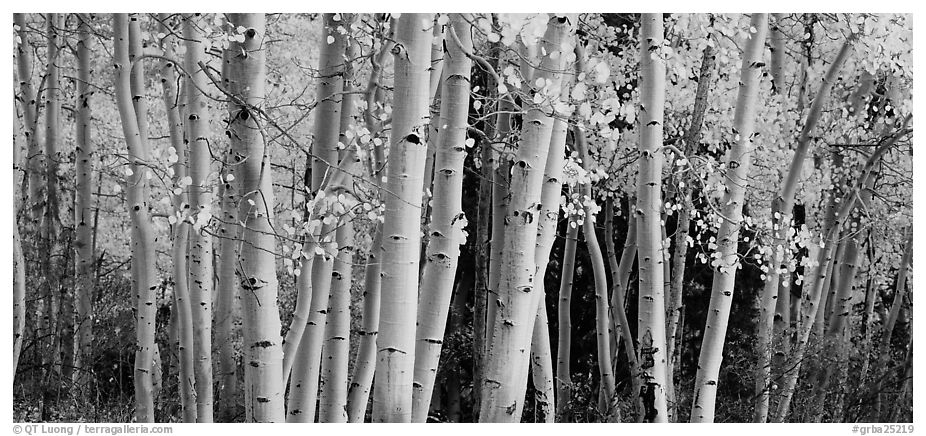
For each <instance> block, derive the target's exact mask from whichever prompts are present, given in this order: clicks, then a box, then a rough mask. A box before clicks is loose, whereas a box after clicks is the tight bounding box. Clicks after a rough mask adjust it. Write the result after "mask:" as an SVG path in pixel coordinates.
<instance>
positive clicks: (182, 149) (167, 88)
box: [158, 14, 197, 422]
mask: <svg viewBox="0 0 926 436" xmlns="http://www.w3.org/2000/svg"><path fill="white" fill-rule="evenodd" d="M158 20H160V21H161V26H160V30H161V31H162V32H163V33H164V34H165V35H166V36H165V37H164V39H163V40H162V41H161V46H162V49H163V50H164V56H165V57H166V58H173V56H174V46H175V45H176V44H177V37H176V36H175V34H173V33H172V30H173V29H171V28H170V27H169V26H168V23H169V22H170V21H169V16H168V14H159V15H158ZM174 68H175V66H174V64H173V63H172V62H170V61H167V60H162V61H161V65H160V74H161V87H162V89H163V94H162V95H163V100H164V108H165V110H166V112H167V124H168V131H169V133H170V144H171V148H173V153H170V152H168V153H169V154H172V155H174V156H175V157H176V160H174V164H173V165H172V166H171V170H172V171H173V177H172V178H171V181H172V182H173V183H174V187H180V185H181V183H180V182H181V180H183V179H184V178H185V177H186V176H187V166H186V165H187V146H186V142H185V141H184V135H183V121H182V119H183V118H182V115H181V114H180V104H181V103H182V97H181V96H180V95H178V90H177V73H176V71H175V69H174ZM170 160H173V158H170ZM171 197H172V200H173V202H172V203H173V204H172V205H173V213H172V216H174V217H175V220H173V221H175V222H174V224H173V225H172V227H173V229H172V232H171V242H172V246H171V261H172V262H171V263H172V266H173V282H174V292H173V304H174V309H175V310H176V325H177V335H176V336H177V337H176V344H177V356H178V360H179V367H180V371H179V380H178V384H179V391H180V406H181V409H182V415H183V422H196V415H197V410H196V390H195V386H196V380H195V375H194V372H195V371H194V369H193V365H194V361H195V357H194V339H193V311H192V310H193V309H192V307H191V306H190V291H189V285H188V281H187V278H188V276H189V269H188V264H187V256H188V253H187V250H188V247H189V232H190V223H189V217H188V214H186V213H184V212H185V207H186V206H187V205H188V204H189V194H188V192H187V191H186V190H181V191H180V194H179V195H177V194H174V195H172V196H171ZM171 315H172V316H173V315H174V313H171Z"/></svg>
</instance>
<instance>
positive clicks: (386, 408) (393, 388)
mask: <svg viewBox="0 0 926 436" xmlns="http://www.w3.org/2000/svg"><path fill="white" fill-rule="evenodd" d="M431 25H432V17H431V16H430V15H429V14H402V16H401V17H399V19H398V23H397V28H396V41H397V44H396V47H397V48H398V50H395V53H394V54H395V77H396V80H395V96H394V101H393V107H395V108H396V110H395V111H394V112H393V118H392V133H391V136H390V144H389V162H388V163H387V167H386V178H387V179H386V191H387V192H389V194H388V195H386V201H385V203H386V212H385V221H384V223H383V247H382V249H383V253H389V256H383V266H382V300H381V307H380V329H379V331H380V335H379V337H378V338H377V353H376V355H377V360H376V373H378V374H379V377H376V378H375V379H374V383H375V389H374V390H373V421H375V422H409V421H410V420H411V418H412V381H413V373H414V362H415V360H414V353H415V351H414V347H415V316H416V310H415V309H416V308H415V306H416V302H417V292H418V264H419V260H420V250H421V242H420V240H421V236H420V232H421V230H420V226H419V222H420V216H421V212H420V209H419V207H420V203H421V192H422V189H423V184H424V180H423V175H424V164H425V158H426V156H427V145H426V144H425V143H424V141H423V138H424V135H425V129H426V128H427V118H428V95H427V92H428V67H429V66H430V60H431V56H430V40H431V33H430V27H431Z"/></svg>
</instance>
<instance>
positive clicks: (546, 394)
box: [522, 48, 584, 422]
mask: <svg viewBox="0 0 926 436" xmlns="http://www.w3.org/2000/svg"><path fill="white" fill-rule="evenodd" d="M576 52H577V56H578V57H583V56H584V50H582V49H581V48H578V49H577V50H576ZM583 66H584V63H583V62H577V63H576V68H577V72H578V73H581V72H582V71H581V70H582V69H583ZM532 70H533V69H532V68H530V67H527V68H526V69H525V71H523V72H522V73H523V74H528V73H530V72H532ZM553 80H561V81H565V80H564V72H563V73H561V72H555V71H554V72H553ZM568 98H569V87H568V86H566V85H565V84H563V85H561V91H560V94H559V98H558V101H559V102H562V101H563V100H564V99H568ZM556 106H557V105H556V104H554V111H556V110H557V109H556ZM555 114H556V117H555V118H554V119H553V129H552V132H551V134H550V151H549V152H548V153H547V159H546V164H545V165H544V173H543V188H541V192H540V207H539V208H540V214H539V218H538V221H537V244H536V248H535V251H534V264H535V265H536V273H535V279H534V280H535V282H536V283H537V287H538V288H537V292H534V297H533V299H534V301H533V302H532V303H531V304H532V305H533V306H534V307H536V310H535V311H536V319H535V320H534V328H533V329H532V332H531V342H530V343H531V365H532V366H531V368H532V371H531V373H532V374H533V382H534V390H535V391H536V404H535V412H539V413H540V414H541V415H542V416H543V419H544V421H545V422H554V420H555V418H556V414H555V412H554V407H555V399H556V395H555V390H556V384H555V381H554V379H553V360H552V359H553V356H552V353H551V350H550V331H549V326H548V321H547V307H546V287H545V285H544V282H545V280H544V278H545V277H546V273H547V265H548V263H549V261H550V251H551V250H552V249H553V242H554V241H555V239H556V228H557V224H558V219H559V210H560V202H561V200H560V198H561V196H562V191H563V166H564V163H565V159H566V150H565V148H566V136H567V133H568V132H567V131H568V122H567V120H568V118H569V114H568V113H563V112H559V111H557V112H555ZM538 324H539V325H538ZM526 382H527V381H526V380H525V383H526ZM522 407H523V403H522Z"/></svg>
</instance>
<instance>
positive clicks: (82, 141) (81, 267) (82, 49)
mask: <svg viewBox="0 0 926 436" xmlns="http://www.w3.org/2000/svg"><path fill="white" fill-rule="evenodd" d="M77 20H78V24H77V33H78V41H77V132H76V133H77V134H76V136H77V149H76V152H77V153H76V159H75V173H76V177H75V180H74V184H75V185H76V187H77V192H76V193H75V199H74V225H75V227H76V231H75V235H74V236H75V238H74V247H75V253H74V255H75V258H76V262H77V265H76V266H75V273H76V275H77V277H76V283H75V285H76V289H75V293H76V294H77V302H78V304H77V342H78V345H77V353H76V354H75V356H74V357H75V358H74V367H75V368H77V369H78V370H80V377H81V378H83V377H85V376H86V374H87V373H86V371H85V370H86V368H84V364H85V362H87V361H88V360H89V357H90V355H91V353H92V352H93V350H92V349H91V346H92V341H93V319H92V318H91V312H92V310H93V307H92V304H93V273H92V267H93V265H92V264H93V258H94V255H93V244H92V238H93V235H92V229H91V227H90V224H91V222H92V221H91V220H92V218H93V216H92V214H91V207H92V204H93V198H92V193H93V159H94V153H95V147H94V144H93V139H92V137H91V131H90V111H91V110H90V108H91V105H90V98H91V96H92V95H93V92H92V91H91V90H90V83H91V82H90V81H91V76H92V71H91V63H90V55H91V53H92V52H91V50H90V45H91V44H92V40H91V34H90V20H91V16H90V15H88V14H79V15H78V17H77Z"/></svg>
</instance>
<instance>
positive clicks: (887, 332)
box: [870, 226, 913, 421]
mask: <svg viewBox="0 0 926 436" xmlns="http://www.w3.org/2000/svg"><path fill="white" fill-rule="evenodd" d="M905 239H906V242H905V246H904V253H903V257H901V259H900V267H899V269H898V271H897V282H896V283H895V286H894V300H893V302H892V303H891V309H890V311H889V312H888V313H887V317H886V318H884V326H883V328H882V330H881V342H880V344H879V345H878V354H877V356H878V357H877V359H878V363H879V366H880V367H882V368H887V367H888V362H889V361H890V358H891V352H890V350H891V338H892V337H893V334H894V326H895V325H896V324H897V318H899V315H900V309H901V307H903V304H904V298H905V297H906V294H907V275H908V274H909V272H908V270H909V268H910V266H911V265H912V262H913V227H912V226H911V227H908V228H907V234H906V238H905ZM883 382H884V379H882V378H879V379H878V381H877V383H876V384H875V389H874V392H875V395H876V401H875V407H874V409H875V410H874V411H873V412H872V416H871V417H870V419H872V420H873V421H878V420H880V419H881V404H882V399H881V397H882V396H883V394H882V384H883Z"/></svg>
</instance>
